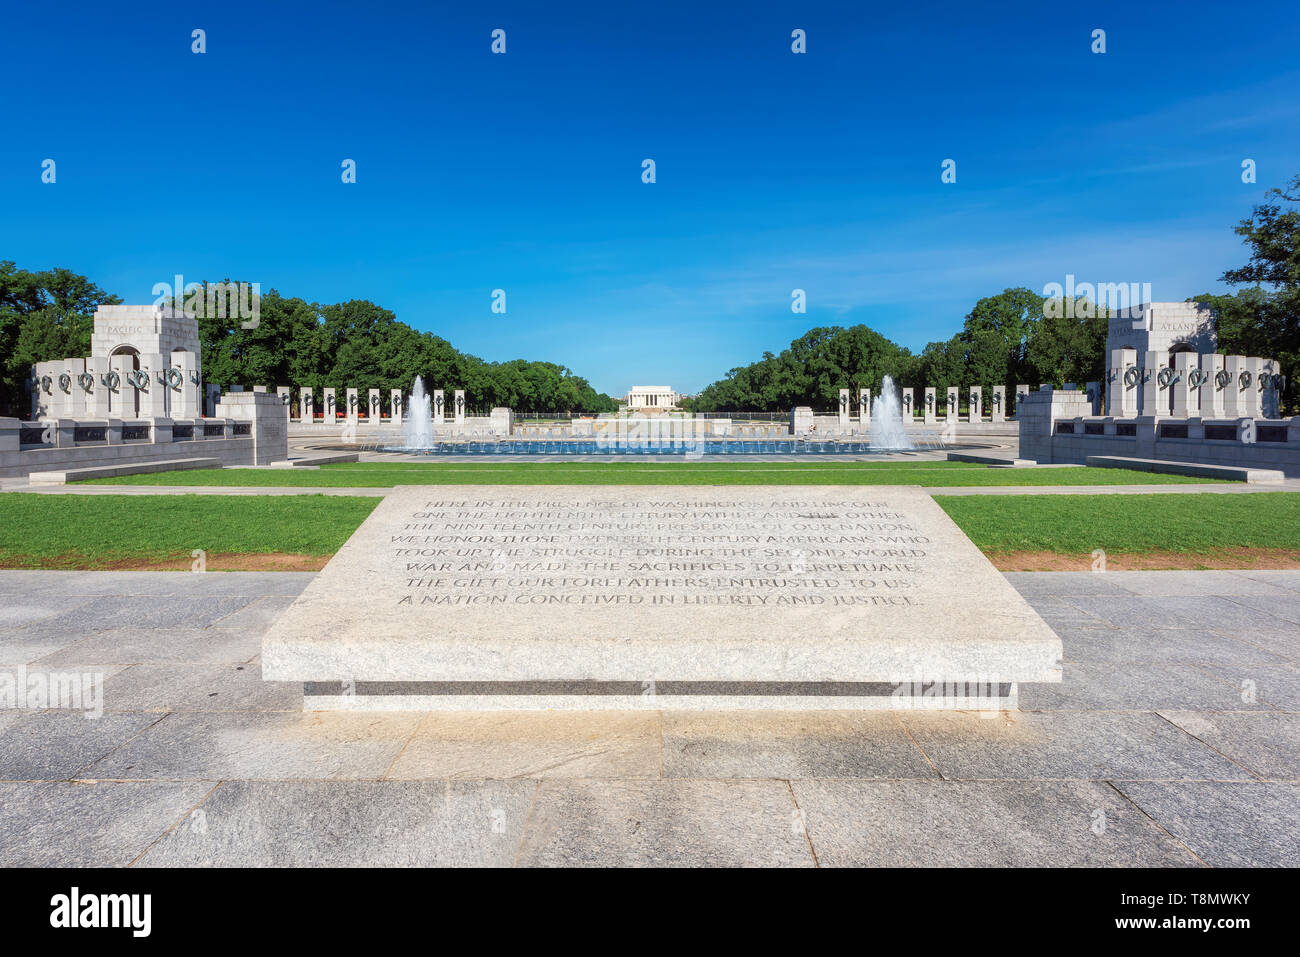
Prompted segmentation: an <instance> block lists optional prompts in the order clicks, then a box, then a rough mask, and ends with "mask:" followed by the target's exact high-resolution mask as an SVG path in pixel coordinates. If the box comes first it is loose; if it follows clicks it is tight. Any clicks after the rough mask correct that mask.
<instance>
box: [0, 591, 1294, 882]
mask: <svg viewBox="0 0 1300 957" xmlns="http://www.w3.org/2000/svg"><path fill="white" fill-rule="evenodd" d="M312 577H313V576H312V575H311V574H309V573H308V574H296V573H275V574H263V573H240V572H224V573H223V572H209V573H206V574H191V573H188V572H52V571H0V666H3V667H0V671H4V672H9V673H13V672H15V671H16V670H17V669H18V668H19V667H24V668H25V669H26V673H27V674H29V675H30V674H40V673H45V672H60V673H85V672H90V673H96V674H100V675H102V676H103V680H104V684H103V702H102V703H103V714H102V716H100V717H98V718H89V719H88V718H87V717H86V716H85V715H84V714H83V713H81V712H78V711H71V710H25V709H13V708H9V709H6V710H3V711H0V865H3V866H31V865H45V866H48V865H73V866H82V865H107V866H127V865H131V866H137V867H148V866H153V865H183V866H202V865H217V866H223V865H224V866H231V865H291V866H306V865H325V866H331V865H341V866H346V865H491V866H511V865H519V866H529V865H543V866H545V865H586V864H593V865H782V866H817V865H821V866H842V865H879V866H907V865H995V866H996V865H1088V866H1146V865H1173V866H1187V867H1201V866H1207V865H1208V866H1233V865H1255V866H1277V865H1286V866H1296V865H1300V572H1298V571H1202V572H1107V573H1103V574H1092V573H1064V572H1055V573H1022V574H1008V575H1007V578H1008V579H1009V580H1010V581H1011V582H1012V584H1013V585H1014V586H1015V588H1016V589H1017V590H1018V591H1019V592H1020V593H1021V594H1022V595H1023V596H1024V597H1025V598H1026V599H1027V600H1028V601H1029V602H1030V603H1031V604H1032V605H1033V607H1034V608H1035V609H1036V610H1037V611H1038V612H1039V614H1041V615H1042V616H1043V618H1044V619H1045V620H1046V621H1047V622H1048V623H1049V624H1050V625H1051V626H1052V627H1053V628H1054V629H1055V630H1056V632H1057V633H1058V634H1059V635H1060V637H1061V639H1062V642H1063V645H1064V649H1065V655H1064V668H1065V680H1064V683H1063V684H1060V685H1052V686H1046V685H1043V686H1034V687H1029V688H1026V689H1023V690H1022V693H1021V698H1020V707H1021V710H1020V711H1019V712H1003V713H997V714H994V715H991V716H990V715H982V714H978V713H971V712H951V711H949V712H922V711H876V712H843V711H822V712H800V713H789V712H773V711H767V712H680V711H679V712H672V711H661V712H656V711H647V712H636V713H631V712H594V713H580V712H531V713H504V714H503V713H447V714H435V713H415V712H410V713H407V712H397V713H359V714H358V713H304V712H302V711H301V708H302V688H301V685H295V684H291V683H269V682H264V681H262V679H261V674H260V664H259V656H260V653H261V639H262V634H263V632H264V631H265V630H266V629H267V627H268V626H269V625H270V623H271V622H272V621H273V620H274V619H275V617H276V616H277V615H278V614H279V613H280V612H281V611H283V610H284V609H285V608H287V607H288V605H289V603H290V602H291V601H292V600H293V598H294V596H296V595H297V594H298V593H299V592H300V591H301V590H302V589H303V588H305V587H306V585H307V583H308V582H309V581H310V580H311V579H312Z"/></svg>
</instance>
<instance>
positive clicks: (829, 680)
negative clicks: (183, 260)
mask: <svg viewBox="0 0 1300 957" xmlns="http://www.w3.org/2000/svg"><path fill="white" fill-rule="evenodd" d="M1060 657H1061V643H1060V639H1059V638H1057V636H1056V635H1055V634H1054V633H1053V632H1052V630H1051V629H1050V628H1049V627H1048V626H1047V624H1046V623H1045V622H1044V621H1043V620H1042V619H1041V618H1040V617H1039V616H1038V614H1037V613H1036V612H1035V611H1034V610H1033V609H1032V608H1031V607H1030V606H1029V605H1028V603H1026V602H1025V600H1024V599H1023V598H1021V597H1020V595H1019V594H1018V593H1017V592H1016V591H1015V590H1014V589H1013V588H1012V587H1011V585H1010V584H1009V583H1008V582H1007V581H1006V579H1004V578H1003V577H1002V575H1001V574H1000V573H999V572H997V570H996V569H994V568H993V566H992V565H991V564H990V563H989V562H988V560H987V559H986V558H985V557H984V556H983V555H982V554H981V553H980V552H979V550H978V549H976V548H975V546H974V545H973V544H972V543H971V542H970V540H969V539H967V538H966V536H965V535H964V534H963V533H962V532H961V530H960V529H958V528H957V526H956V525H955V524H954V523H953V522H952V520H951V519H949V518H948V516H947V515H946V514H945V513H944V512H943V511H942V510H941V509H940V508H939V507H938V506H937V505H936V504H935V503H934V501H933V500H932V499H931V498H930V496H929V495H928V494H926V493H925V492H922V491H921V490H919V489H911V488H870V487H856V488H844V487H815V488H813V487H803V488H797V487H789V486H750V487H743V488H736V487H708V486H694V487H688V488H677V487H664V486H614V487H608V486H607V487H590V486H586V487H572V486H420V487H410V486H406V487H399V488H397V489H396V490H394V492H393V493H392V494H390V495H389V496H388V497H386V498H385V500H384V501H383V502H382V503H381V504H380V505H379V507H378V508H376V509H375V511H374V512H373V513H372V514H371V515H370V517H369V518H368V519H367V520H366V521H365V523H364V524H362V526H361V527H360V528H359V529H357V531H356V532H355V533H354V534H353V536H352V537H351V538H350V539H349V540H348V542H347V543H346V544H345V545H344V546H343V548H342V549H341V550H340V551H339V552H338V554H337V555H335V556H334V558H333V559H332V560H331V561H330V562H329V564H328V565H326V567H325V568H324V569H323V570H322V571H321V573H320V574H319V575H318V576H317V577H316V579H315V580H313V582H312V583H311V584H310V585H309V586H308V587H307V589H306V590H305V591H304V592H303V594H302V595H301V596H300V597H299V598H298V599H297V600H296V601H295V602H294V603H293V605H292V606H291V607H290V608H289V609H287V610H286V611H285V613H284V614H283V615H282V616H281V617H280V618H279V620H278V621H277V622H276V623H275V624H274V625H273V626H272V628H271V630H270V631H269V632H268V633H267V635H266V637H265V638H264V640H263V674H264V676H265V678H266V679H267V680H276V681H302V682H303V683H304V688H305V691H306V695H305V701H306V704H305V707H306V708H307V709H317V708H434V709H455V710H463V709H475V708H491V709H498V708H501V709H508V708H539V707H540V708H546V707H560V708H676V707H686V708H693V707H736V708H755V707H780V708H813V707H820V708H863V707H891V706H893V707H898V706H904V707H912V706H916V707H944V706H946V707H970V706H972V702H974V701H977V700H978V701H980V702H986V701H987V698H988V697H989V696H992V697H995V698H997V699H998V700H999V701H1006V700H1008V699H1010V700H1014V693H1015V686H1016V684H1017V683H1019V682H1040V681H1045V682H1052V681H1059V680H1060V676H1061V672H1060ZM972 689H974V690H972ZM949 692H951V693H949Z"/></svg>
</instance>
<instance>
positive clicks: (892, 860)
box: [792, 779, 1197, 867]
mask: <svg viewBox="0 0 1300 957" xmlns="http://www.w3.org/2000/svg"><path fill="white" fill-rule="evenodd" d="M792 787H793V789H794V794H795V799H796V800H797V801H798V802H799V807H800V808H801V809H802V811H803V814H804V821H805V823H806V825H807V828H808V835H809V838H810V840H811V842H812V846H813V851H814V853H816V855H817V861H818V863H819V864H821V865H822V866H823V867H954V866H960V867H1185V866H1189V865H1193V864H1196V863H1197V862H1196V860H1195V859H1194V858H1193V857H1192V855H1191V854H1189V853H1188V851H1187V849H1186V848H1185V847H1183V846H1182V845H1181V844H1180V843H1179V842H1178V841H1176V840H1175V839H1173V838H1171V837H1170V836H1169V835H1168V834H1167V833H1166V832H1165V831H1163V830H1162V829H1161V828H1159V827H1157V826H1156V825H1155V824H1153V823H1152V822H1151V821H1150V820H1149V819H1148V818H1147V817H1146V816H1145V815H1143V814H1142V813H1141V812H1140V811H1138V810H1137V809H1136V808H1134V807H1133V806H1132V805H1131V804H1130V803H1129V802H1128V801H1127V800H1125V799H1124V798H1123V797H1122V796H1121V795H1119V794H1117V793H1116V791H1115V789H1114V788H1112V787H1111V786H1110V785H1108V784H1106V783H1103V782H1093V781H1062V782H1038V781H1023V782H1022V781H854V780H844V779H839V780H830V779H822V780H815V781H795V782H793V784H792Z"/></svg>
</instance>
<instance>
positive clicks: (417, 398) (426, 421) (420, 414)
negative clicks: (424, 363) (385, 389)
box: [402, 376, 433, 449]
mask: <svg viewBox="0 0 1300 957" xmlns="http://www.w3.org/2000/svg"><path fill="white" fill-rule="evenodd" d="M432 445H433V417H432V415H431V414H430V412H429V397H428V396H427V395H426V394H425V392H424V380H423V379H421V378H420V377H419V376H416V377H415V385H413V386H411V398H410V399H409V400H408V401H407V403H406V418H405V419H403V420H402V447H403V448H407V449H427V448H430V447H431V446H432Z"/></svg>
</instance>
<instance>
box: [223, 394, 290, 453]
mask: <svg viewBox="0 0 1300 957" xmlns="http://www.w3.org/2000/svg"><path fill="white" fill-rule="evenodd" d="M217 417H218V418H223V417H224V418H228V419H234V420H236V421H238V422H251V423H252V429H251V430H250V433H249V434H250V435H251V436H252V438H253V456H252V459H253V460H252V462H251V463H250V464H252V465H269V464H271V463H272V462H283V461H285V460H286V459H288V457H289V408H288V406H286V405H285V404H284V403H283V402H281V401H280V397H279V396H277V395H272V394H270V393H268V392H237V393H227V394H226V395H224V396H222V398H221V403H220V405H218V406H217Z"/></svg>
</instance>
